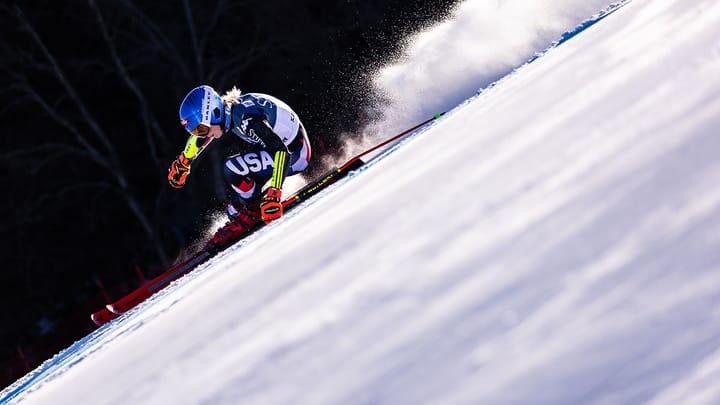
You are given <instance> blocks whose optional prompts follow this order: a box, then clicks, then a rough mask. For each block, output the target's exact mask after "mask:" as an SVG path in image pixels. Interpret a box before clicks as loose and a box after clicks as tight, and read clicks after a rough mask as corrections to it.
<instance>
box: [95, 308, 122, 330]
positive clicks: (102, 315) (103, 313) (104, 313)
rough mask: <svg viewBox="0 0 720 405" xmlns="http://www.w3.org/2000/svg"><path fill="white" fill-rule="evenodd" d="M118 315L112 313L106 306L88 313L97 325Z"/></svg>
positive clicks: (103, 323)
mask: <svg viewBox="0 0 720 405" xmlns="http://www.w3.org/2000/svg"><path fill="white" fill-rule="evenodd" d="M118 316H119V315H118V314H114V313H112V312H110V310H108V309H107V308H103V309H101V310H99V311H97V312H95V313H93V314H92V315H90V319H91V320H92V321H93V322H94V323H95V325H97V326H103V325H105V324H106V323H108V322H110V321H112V320H113V319H115V318H117V317H118Z"/></svg>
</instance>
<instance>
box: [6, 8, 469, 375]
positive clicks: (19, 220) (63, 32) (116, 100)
mask: <svg viewBox="0 0 720 405" xmlns="http://www.w3.org/2000/svg"><path fill="white" fill-rule="evenodd" d="M453 3H455V1H452V0H337V1H318V0H315V1H301V0H274V1H267V0H265V1H262V0H254V1H200V0H183V1H174V2H168V1H164V2H162V1H156V2H155V1H153V2H140V1H129V0H126V1H109V0H108V1H104V0H94V1H92V0H91V1H79V0H70V1H23V2H19V3H17V5H15V4H10V5H0V80H1V81H2V82H1V83H0V95H1V96H0V99H1V101H2V104H0V134H1V136H2V148H1V149H0V190H1V192H2V203H0V207H2V222H0V233H1V236H2V245H1V246H2V250H1V251H0V254H1V256H0V259H1V260H2V265H1V266H2V269H0V286H1V287H0V288H1V289H0V308H1V312H2V319H0V325H2V326H1V327H2V329H1V331H0V387H4V386H7V385H9V384H10V383H12V382H13V381H14V380H15V379H17V378H19V377H20V376H22V375H23V374H25V373H26V372H27V371H29V370H30V369H31V368H34V367H36V366H38V365H39V364H40V363H41V362H43V361H44V360H46V359H48V358H50V357H51V356H52V355H54V354H55V353H57V352H58V351H60V350H62V349H64V348H66V347H68V346H69V345H70V344H72V342H74V341H76V340H78V339H80V338H82V337H83V336H85V335H86V334H88V333H90V332H91V331H93V330H94V329H95V326H94V324H93V323H92V322H91V321H90V318H89V315H90V313H92V312H94V311H96V310H98V309H100V308H101V307H102V306H103V305H104V304H105V303H106V300H107V299H117V298H119V297H120V296H122V295H123V294H125V293H127V292H129V291H131V290H132V289H134V288H136V287H137V286H138V285H140V283H141V282H142V277H148V278H149V277H152V276H154V275H157V274H158V273H160V272H162V271H163V270H164V269H165V268H166V267H167V266H168V265H169V264H171V262H172V261H173V260H175V258H176V257H177V256H178V254H180V252H182V250H183V249H184V248H187V247H188V246H189V245H190V244H192V242H193V241H194V240H196V239H198V238H200V237H201V233H202V232H203V231H205V230H206V229H207V226H208V224H209V221H210V219H209V218H210V216H211V213H212V212H214V211H219V210H220V209H221V207H222V204H221V203H222V201H223V199H224V187H223V184H222V180H221V178H220V177H219V175H220V168H221V165H220V162H221V160H222V158H223V157H225V156H227V155H229V154H231V153H232V152H233V148H234V147H236V146H235V145H236V143H237V141H235V140H234V139H229V138H232V137H225V138H223V139H222V140H221V141H220V142H215V143H213V145H212V147H211V148H210V149H209V150H208V151H207V152H206V153H205V156H203V157H202V158H201V160H202V161H201V162H198V163H197V164H196V165H195V166H194V167H193V173H192V174H191V176H190V177H189V180H188V184H187V185H186V187H185V188H184V189H182V190H180V191H176V190H174V189H172V188H170V187H169V186H168V184H167V182H166V174H167V168H168V165H169V163H170V162H171V161H172V160H173V159H174V158H175V157H176V156H177V155H178V154H179V153H180V152H181V151H182V149H183V147H184V142H185V139H186V133H184V131H183V129H182V128H181V127H180V124H179V121H178V115H177V110H178V107H179V103H180V101H181V100H182V98H183V97H184V95H185V94H186V93H187V92H188V91H189V90H190V89H191V88H193V87H195V86H197V85H199V84H210V85H212V86H213V87H215V88H216V89H217V90H218V91H219V92H223V91H225V90H227V89H228V88H230V87H232V86H233V85H237V86H238V87H239V88H241V89H242V90H243V91H246V92H251V91H255V92H263V93H269V94H272V95H274V96H276V97H278V98H280V99H283V100H284V101H286V102H287V103H288V104H290V105H291V106H292V107H293V109H294V110H295V111H296V112H297V113H298V114H299V115H300V117H301V119H302V120H303V123H304V124H305V126H306V128H307V129H308V133H309V134H310V137H311V141H312V144H313V148H314V149H313V152H314V155H313V162H311V166H310V171H311V172H312V171H313V170H319V169H318V167H317V166H318V165H317V163H316V162H318V161H319V160H320V157H322V156H323V155H331V154H333V153H337V152H338V150H339V148H340V147H341V145H340V143H339V142H338V136H339V134H340V133H341V132H352V131H354V130H357V129H358V128H359V127H360V126H361V125H362V124H363V123H364V121H365V120H367V118H366V117H367V114H366V110H365V107H367V106H369V105H371V104H372V103H373V101H376V100H374V96H373V94H372V92H371V86H370V82H369V77H370V74H371V73H372V71H373V70H374V68H376V67H377V66H379V65H380V64H382V63H386V62H388V61H390V60H392V58H393V57H394V55H395V53H396V52H397V51H398V44H399V43H400V42H401V41H402V39H403V38H404V37H406V36H407V35H408V34H409V33H412V32H415V31H417V30H419V29H421V28H422V27H423V26H426V25H428V24H431V23H433V22H437V21H439V20H441V19H442V18H443V16H445V15H447V12H448V11H449V10H450V8H451V6H452V4H453ZM375 107H378V106H377V105H376V106H375ZM374 110H375V111H380V112H382V108H381V105H380V108H379V109H378V108H375V109H374ZM188 327H192V326H191V325H189V326H188ZM178 338H182V337H181V336H180V337H178Z"/></svg>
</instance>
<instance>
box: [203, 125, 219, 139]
mask: <svg viewBox="0 0 720 405" xmlns="http://www.w3.org/2000/svg"><path fill="white" fill-rule="evenodd" d="M207 136H209V137H211V138H215V139H219V138H220V137H221V136H223V130H222V128H220V125H210V131H209V132H208V135H207Z"/></svg>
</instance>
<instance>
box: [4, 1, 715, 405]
mask: <svg viewBox="0 0 720 405" xmlns="http://www.w3.org/2000/svg"><path fill="white" fill-rule="evenodd" d="M494 3H501V2H494ZM505 3H512V2H503V4H505ZM536 3H539V2H536ZM547 3H548V4H554V2H547ZM560 3H568V4H569V3H570V2H558V4H560ZM485 13H487V11H485V12H483V13H481V14H482V15H483V16H484V15H485ZM463 18H469V17H467V16H464V17H463ZM718 38H720V3H719V2H717V1H716V0H694V1H687V0H654V1H633V2H630V3H627V5H625V6H624V7H622V8H620V9H619V10H618V11H617V12H615V13H613V14H611V15H610V16H608V17H607V18H605V19H603V20H602V21H600V22H599V23H597V24H595V25H593V26H591V27H590V28H588V29H587V30H585V31H583V32H582V33H580V34H579V35H577V36H575V37H574V38H572V39H571V40H569V41H567V42H565V43H563V44H562V45H561V46H558V47H557V48H554V49H552V50H550V51H548V52H547V53H546V54H545V55H544V56H542V57H540V58H537V59H536V60H534V61H533V62H532V63H530V64H528V65H526V66H524V67H523V68H521V69H519V70H517V71H516V72H515V73H513V74H512V75H510V76H508V77H505V78H504V79H502V80H501V81H500V82H499V83H497V84H496V85H494V86H492V87H490V88H489V89H487V90H485V91H483V92H481V93H480V94H479V95H478V96H476V97H474V98H473V99H471V100H468V101H467V102H465V103H463V104H462V105H461V106H459V107H458V108H456V109H454V110H453V111H451V112H450V113H449V114H447V115H446V116H445V117H443V118H441V119H440V120H438V121H436V123H435V125H432V126H431V127H430V128H427V129H426V130H424V131H420V132H419V133H417V134H415V135H414V136H413V137H411V138H410V139H409V140H408V141H407V142H404V143H402V144H400V145H398V146H396V147H395V148H394V149H393V150H392V151H390V152H389V153H387V154H385V155H383V156H381V157H380V158H379V159H378V160H376V161H375V162H374V164H372V165H370V167H368V168H367V169H366V170H363V171H361V172H358V173H356V174H355V175H354V176H353V177H352V178H349V179H347V181H343V182H341V183H338V184H337V185H336V186H333V188H331V189H330V190H329V191H328V192H326V193H323V194H322V195H321V196H319V197H318V198H317V199H314V200H311V201H310V202H309V204H307V205H304V206H302V207H301V208H300V209H298V210H295V211H293V212H291V213H289V215H288V216H287V217H285V218H283V219H282V220H281V221H279V222H276V223H274V224H272V225H270V226H268V227H266V228H264V229H263V230H261V231H260V232H258V233H256V234H254V235H252V236H251V237H250V238H248V239H246V240H245V241H243V242H242V243H241V244H239V245H236V246H235V247H233V248H231V249H230V250H229V251H227V252H225V253H223V254H221V255H220V256H218V257H217V258H216V259H214V260H213V261H211V262H210V263H208V264H207V265H205V266H203V267H202V268H200V269H198V270H197V271H195V272H193V273H191V274H190V275H188V276H187V277H184V278H183V279H182V280H180V281H179V282H177V283H175V284H174V285H173V286H171V287H170V288H169V289H167V290H164V291H163V292H162V293H160V294H159V295H158V296H156V297H154V298H153V299H152V300H151V301H149V302H147V303H145V304H143V305H141V306H140V307H139V308H137V309H136V310H134V311H132V312H131V313H129V314H128V315H126V316H124V317H122V318H120V319H119V320H117V321H115V322H113V323H111V324H110V325H107V326H105V327H103V328H100V329H99V330H98V331H97V332H96V333H94V334H93V335H91V336H89V337H88V338H86V339H85V340H83V341H81V342H78V343H77V344H76V345H74V346H73V347H71V348H70V349H68V350H67V351H66V352H65V353H63V354H60V355H59V356H58V357H57V358H56V359H53V360H51V361H50V362H48V363H47V364H46V365H44V366H43V367H42V368H41V369H39V370H38V371H36V372H35V373H34V374H31V375H29V376H28V378H26V379H25V380H24V381H20V382H19V383H18V384H16V385H15V386H14V387H11V388H9V389H7V390H5V391H4V392H3V393H2V395H0V397H2V398H6V399H11V400H12V401H16V402H19V403H22V404H55V403H59V404H79V403H88V404H105V403H112V404H130V403H131V404H142V403H152V404H170V403H172V404H225V403H227V404H238V403H242V404H276V403H278V404H289V403H293V404H315V403H320V404H323V403H337V404H347V403H360V404H367V403H383V404H385V403H387V404H421V403H432V404H496V403H533V404H537V403H547V404H565V403H567V404H578V403H583V404H584V403H612V404H618V403H631V404H636V403H646V402H649V403H658V404H678V403H683V404H687V403H707V404H717V403H720V384H718V383H717V381H720V186H719V185H720V159H719V158H718V152H720V134H719V132H720V41H718V40H717V39H718ZM431 68H432V66H428V69H431ZM427 80H428V81H429V82H431V81H433V80H434V79H433V77H432V75H430V76H429V78H428V79H427ZM424 84H428V85H430V84H431V83H425V82H422V81H420V82H418V84H414V85H411V87H412V86H417V87H416V88H415V89H414V91H416V92H421V91H422V89H421V87H423V85H424ZM405 91H410V90H403V92H405ZM8 395H10V396H8ZM11 397H14V399H12V398H11ZM0 401H2V400H0Z"/></svg>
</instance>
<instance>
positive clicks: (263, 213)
mask: <svg viewBox="0 0 720 405" xmlns="http://www.w3.org/2000/svg"><path fill="white" fill-rule="evenodd" d="M280 198H282V190H280V189H279V188H275V187H270V188H268V189H267V192H265V197H263V199H262V201H261V202H260V217H261V218H262V220H263V221H265V223H266V224H267V223H270V222H272V221H274V220H276V219H278V218H280V217H281V216H282V214H283V205H282V202H281V201H280Z"/></svg>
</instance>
